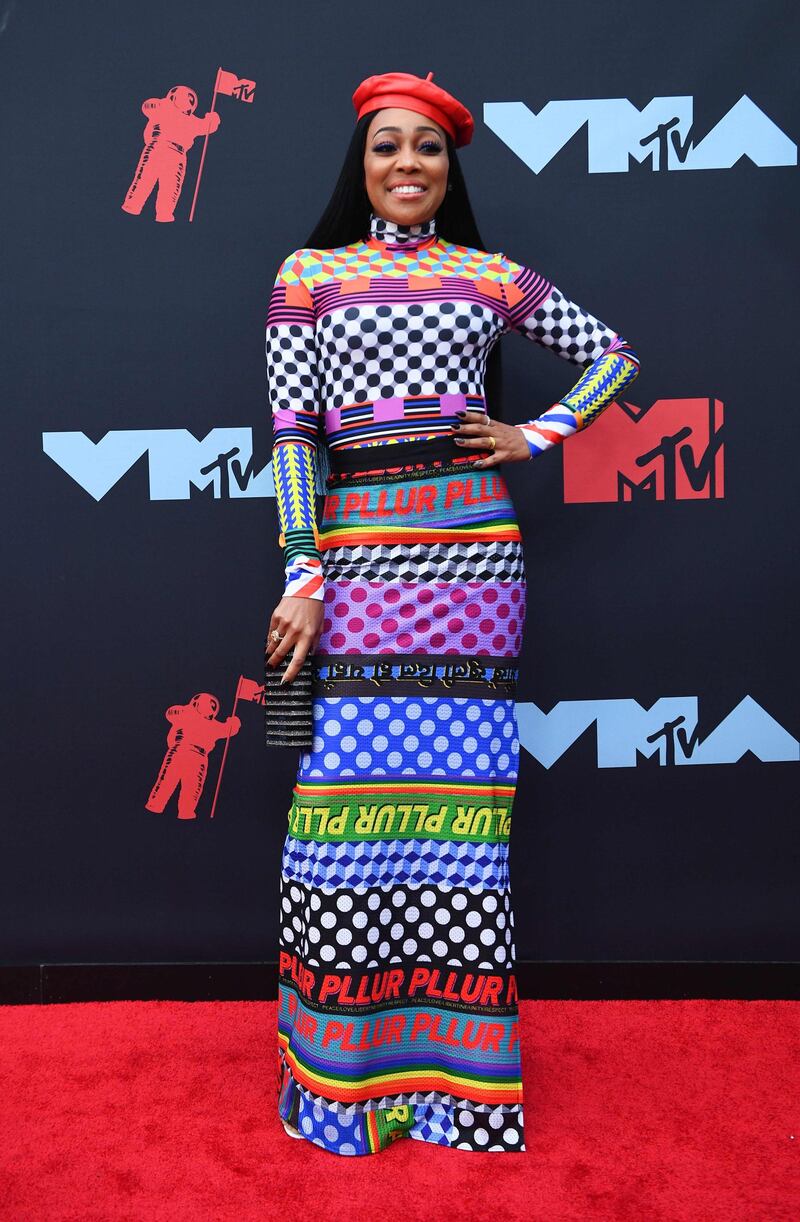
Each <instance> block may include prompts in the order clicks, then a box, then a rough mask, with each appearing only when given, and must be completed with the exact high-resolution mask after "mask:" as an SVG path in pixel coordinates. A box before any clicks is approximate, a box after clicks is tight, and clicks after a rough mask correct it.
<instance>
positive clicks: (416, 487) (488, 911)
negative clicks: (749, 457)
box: [266, 72, 638, 1154]
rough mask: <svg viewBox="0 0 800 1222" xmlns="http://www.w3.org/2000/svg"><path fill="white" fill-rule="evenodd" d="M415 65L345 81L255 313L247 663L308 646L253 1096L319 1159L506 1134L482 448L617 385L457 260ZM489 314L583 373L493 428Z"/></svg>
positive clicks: (543, 285)
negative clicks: (311, 203)
mask: <svg viewBox="0 0 800 1222" xmlns="http://www.w3.org/2000/svg"><path fill="white" fill-rule="evenodd" d="M432 77H433V73H431V72H429V73H428V76H427V77H426V78H425V79H424V80H423V79H421V78H419V77H416V76H414V75H412V74H408V73H402V72H398V73H386V74H384V75H382V76H372V77H369V78H368V79H367V80H365V81H363V82H362V83H361V85H359V87H358V89H357V90H356V91H355V93H354V95H353V103H354V106H355V109H356V114H357V125H356V128H355V132H354V134H353V138H352V141H351V145H350V149H349V152H348V154H347V157H346V160H345V164H344V167H343V169H342V172H341V175H340V178H339V182H338V183H337V186H336V189H335V191H334V194H333V196H332V198H331V201H330V203H329V205H328V207H327V209H326V211H325V213H324V214H323V216H322V218H321V220H320V222H319V224H318V226H317V228H316V229H315V230H314V232H313V233H312V234H311V236H310V238H309V240H308V242H307V244H306V246H305V247H303V248H301V249H299V250H296V251H294V252H293V253H292V254H290V255H289V256H288V258H286V259H285V260H284V261H283V263H282V264H281V267H280V269H279V271H278V275H277V278H276V280H275V286H274V289H273V293H272V297H271V301H270V307H269V312H268V317H267V331H266V341H267V344H266V346H267V372H268V381H269V391H270V404H271V408H272V419H273V428H274V445H273V473H274V478H275V489H276V495H277V506H278V514H279V521H280V527H281V544H282V546H283V547H284V558H285V565H286V586H285V594H284V597H283V598H282V599H281V601H280V603H279V604H278V606H277V608H276V609H275V611H274V613H273V615H272V617H271V620H270V625H269V632H268V640H267V646H266V653H267V665H269V666H277V665H278V664H279V663H282V664H283V665H284V666H285V667H286V671H285V676H284V678H285V681H286V682H289V683H291V682H292V680H293V679H294V677H295V676H296V675H297V674H298V672H299V670H300V667H301V665H302V663H303V661H304V660H305V659H306V658H307V656H309V655H310V654H312V653H313V654H314V655H315V656H314V662H313V668H314V689H313V691H314V698H313V716H314V741H313V746H312V747H311V749H310V750H304V751H303V752H302V754H301V757H300V762H299V767H298V772H297V781H296V784H295V787H294V791H293V800H292V805H291V808H290V811H289V831H288V835H287V839H286V843H285V846H284V852H283V861H282V869H281V935H280V984H279V1007H278V1026H279V1033H278V1034H279V1058H278V1059H279V1111H280V1115H281V1118H282V1120H283V1122H284V1127H285V1128H286V1130H287V1132H290V1133H292V1135H293V1136H303V1137H305V1138H307V1139H309V1140H311V1141H312V1142H314V1143H316V1144H317V1145H320V1146H323V1147H324V1148H325V1149H327V1150H331V1151H335V1152H337V1153H339V1154H368V1153H373V1152H375V1151H378V1150H381V1149H384V1148H385V1147H386V1146H387V1145H388V1144H389V1143H391V1142H392V1141H394V1140H395V1139H396V1138H398V1137H403V1136H408V1137H411V1138H415V1139H417V1140H420V1141H428V1142H434V1143H436V1144H439V1145H449V1146H455V1147H457V1148H459V1149H469V1150H487V1151H498V1152H500V1151H512V1150H523V1149H524V1148H525V1145H524V1130H523V1112H522V1080H521V1064H520V1046H519V1029H518V1008H517V994H516V983H515V978H514V956H515V949H514V944H513V914H512V908H511V903H510V893H509V884H508V839H509V827H510V815H511V807H512V802H513V798H514V790H515V785H516V781H517V771H518V755H519V742H518V738H517V732H516V720H515V713H514V690H515V682H516V677H517V658H518V655H519V651H520V646H521V641H522V630H523V623H524V616H525V576H524V570H523V561H522V543H521V538H520V532H519V527H518V525H517V522H516V518H515V515H514V508H513V505H512V503H511V500H510V498H509V494H508V490H507V488H506V484H505V481H504V478H503V475H502V474H501V470H500V464H501V463H508V462H519V461H529V460H530V459H531V458H533V457H534V456H536V455H538V454H541V453H542V451H544V450H546V449H549V448H550V447H551V446H553V445H557V444H558V443H560V442H562V441H564V440H565V439H566V438H567V437H569V436H571V435H572V434H573V433H574V432H576V431H578V430H579V429H582V428H584V427H585V426H586V425H587V424H589V423H591V422H592V421H593V420H594V419H596V417H597V416H598V415H599V414H600V412H601V411H602V410H603V409H604V408H605V407H607V406H608V404H609V403H611V402H612V401H613V400H614V398H616V397H617V396H618V395H619V393H620V391H621V390H622V389H623V387H625V386H627V385H628V384H629V383H630V382H632V381H633V379H634V378H635V377H636V376H637V373H638V360H637V358H636V355H635V354H634V352H633V351H632V350H631V348H630V347H629V346H628V344H627V343H626V342H625V341H624V340H623V339H622V337H621V336H620V335H619V334H618V333H617V332H615V331H614V330H612V329H611V328H609V327H607V326H606V325H605V324H604V323H602V322H600V321H598V319H597V318H595V317H593V316H592V315H591V314H589V313H588V312H587V311H586V310H584V309H582V308H581V307H580V306H578V305H576V304H575V303H574V302H572V301H570V300H569V299H568V298H566V297H565V296H564V295H563V294H562V293H561V292H560V291H559V290H558V289H557V288H556V287H555V286H554V285H553V284H552V283H550V282H549V281H548V280H547V279H546V278H545V277H543V276H541V275H539V274H538V273H537V272H535V271H534V270H533V269H531V268H528V267H525V266H522V265H520V264H518V263H515V262H514V261H513V260H511V259H510V258H509V257H508V256H507V255H506V254H504V253H489V252H486V251H485V250H484V248H483V242H482V240H481V238H480V235H479V233H478V229H477V227H476V225H475V221H474V218H473V215H472V210H471V208H470V204H469V201H468V198H467V192H466V188H465V186H464V180H463V178H462V175H461V170H460V168H459V164H458V161H457V157H456V152H455V150H456V148H457V147H460V146H462V145H465V144H468V143H469V141H470V139H471V136H472V131H473V121H472V116H471V115H470V113H469V111H468V110H467V109H466V107H464V106H463V105H462V104H461V103H460V102H458V101H457V100H456V99H455V98H454V97H452V96H451V95H450V94H449V93H447V92H446V91H445V90H443V89H441V88H439V86H438V85H436V84H434V82H433V80H432ZM511 330H516V331H518V332H520V334H522V335H523V336H525V337H526V338H528V339H532V340H534V341H535V342H536V343H539V344H542V345H544V346H545V347H548V348H550V349H551V350H552V351H553V352H555V353H556V354H557V355H558V356H561V357H564V358H565V359H566V360H569V361H571V362H572V363H574V364H576V365H580V366H582V367H584V372H583V374H582V376H581V377H580V379H579V381H578V382H577V383H576V385H574V386H573V388H572V389H571V390H570V391H569V392H568V393H567V394H566V395H564V397H563V398H562V399H561V400H560V401H559V402H558V403H556V404H554V405H553V406H552V407H549V408H548V409H547V410H546V411H545V412H543V413H542V414H541V415H540V416H538V417H537V418H536V419H534V420H529V421H527V422H525V423H523V424H516V425H509V424H505V423H501V422H500V421H499V420H498V418H497V411H496V410H494V409H496V406H497V405H496V402H495V397H494V394H493V393H492V384H493V382H494V385H495V386H496V383H497V374H498V367H497V358H498V356H499V349H498V347H497V340H498V339H499V338H500V337H501V336H502V335H504V334H505V333H506V332H508V331H511ZM490 353H491V359H489V360H488V362H487V358H489V357H490ZM486 390H488V392H489V396H488V405H487V396H486V393H485V392H486ZM489 408H491V409H493V410H492V411H491V412H490V411H489ZM315 490H316V491H319V492H320V493H324V495H325V502H324V506H323V511H322V520H321V524H320V525H319V526H318V525H317V523H316V520H315ZM287 659H291V660H290V661H289V662H288V665H287V663H286V660H287Z"/></svg>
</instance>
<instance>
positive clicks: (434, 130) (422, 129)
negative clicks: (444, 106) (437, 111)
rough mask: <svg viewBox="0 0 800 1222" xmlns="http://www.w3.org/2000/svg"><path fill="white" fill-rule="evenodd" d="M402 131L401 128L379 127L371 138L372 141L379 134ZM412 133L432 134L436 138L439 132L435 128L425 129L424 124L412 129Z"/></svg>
mask: <svg viewBox="0 0 800 1222" xmlns="http://www.w3.org/2000/svg"><path fill="white" fill-rule="evenodd" d="M402 130H403V129H402V127H379V128H378V131H376V132H373V135H372V138H373V140H374V139H375V137H376V136H377V135H378V134H379V133H380V132H401V131H402ZM414 131H415V132H433V133H434V134H435V135H437V136H438V135H439V132H438V131H437V130H436V128H435V127H426V126H425V124H424V123H420V124H419V125H418V126H417V127H415V128H414Z"/></svg>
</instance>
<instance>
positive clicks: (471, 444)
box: [451, 412, 531, 467]
mask: <svg viewBox="0 0 800 1222" xmlns="http://www.w3.org/2000/svg"><path fill="white" fill-rule="evenodd" d="M451 428H452V429H453V431H454V433H455V439H456V443H457V444H458V446H459V447H460V448H462V449H464V450H488V449H491V444H492V443H491V442H490V441H488V438H489V437H494V440H495V448H494V450H493V451H492V453H491V454H487V455H486V456H485V457H484V458H478V459H476V460H475V462H474V463H473V464H472V465H473V466H474V467H496V466H497V465H498V463H501V462H521V461H524V460H525V459H529V458H530V456H531V451H530V448H529V446H528V443H527V441H526V440H525V435H524V434H523V433H522V431H521V430H520V429H518V428H515V427H514V425H513V424H501V423H500V421H499V420H492V419H491V417H490V416H487V415H486V413H485V412H480V413H476V412H469V413H468V414H467V415H465V416H462V417H461V423H460V425H459V426H458V427H456V426H455V425H451Z"/></svg>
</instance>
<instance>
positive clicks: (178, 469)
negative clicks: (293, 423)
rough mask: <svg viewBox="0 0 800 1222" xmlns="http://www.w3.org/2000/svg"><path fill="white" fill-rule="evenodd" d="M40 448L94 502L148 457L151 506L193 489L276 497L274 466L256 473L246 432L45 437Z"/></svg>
mask: <svg viewBox="0 0 800 1222" xmlns="http://www.w3.org/2000/svg"><path fill="white" fill-rule="evenodd" d="M42 448H43V450H44V452H45V454H47V455H48V456H49V457H50V458H52V460H53V462H55V463H57V464H58V466H59V467H61V469H62V470H63V471H66V473H67V475H69V476H70V477H71V478H72V479H74V480H75V482H76V483H77V484H80V486H81V488H83V489H85V491H86V492H88V493H89V495H90V496H93V497H94V499H95V500H96V501H100V500H102V498H103V497H104V496H105V495H106V493H107V492H109V491H110V489H111V488H113V487H114V485H115V484H117V483H119V481H120V480H121V479H122V477H123V476H124V475H127V473H128V472H129V471H130V470H131V468H132V467H133V466H134V465H135V464H136V463H137V462H138V461H139V459H140V458H143V457H144V455H145V454H146V455H147V466H148V474H149V483H150V500H151V501H187V500H189V498H190V496H191V489H192V488H193V487H194V488H197V489H198V490H206V489H210V490H211V495H213V496H214V498H215V499H220V500H228V499H231V500H235V499H238V498H241V497H265V496H274V495H275V485H274V482H273V479H272V464H271V463H269V462H268V463H266V464H265V466H264V467H262V468H261V469H260V470H258V471H257V470H256V468H255V460H254V457H253V431H252V429H250V428H219V429H212V430H211V431H210V432H209V433H207V434H206V436H205V437H203V438H201V439H200V440H198V438H196V437H195V436H194V435H193V434H192V433H190V432H189V430H188V429H120V430H118V431H115V432H109V433H106V435H105V437H103V438H101V439H100V441H98V442H94V441H92V440H91V439H90V438H89V437H87V436H86V434H85V433H68V432H67V433H43V434H42Z"/></svg>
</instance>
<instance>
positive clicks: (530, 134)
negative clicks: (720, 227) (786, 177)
mask: <svg viewBox="0 0 800 1222" xmlns="http://www.w3.org/2000/svg"><path fill="white" fill-rule="evenodd" d="M483 121H484V123H485V124H486V125H487V127H490V128H491V130H492V131H493V132H494V133H495V135H496V136H499V138H500V139H501V140H502V141H503V143H504V144H507V145H508V147H509V148H510V149H511V151H512V152H513V153H516V155H517V157H519V159H520V161H524V163H525V165H526V166H527V167H528V169H530V170H533V172H534V174H538V173H539V172H540V170H543V169H544V167H545V166H546V165H548V163H549V162H551V161H552V160H553V158H554V157H555V156H556V154H557V153H559V152H560V151H561V150H562V149H563V148H564V146H565V145H566V144H567V143H568V142H569V141H570V140H571V139H572V137H573V136H574V135H575V134H576V133H577V132H579V131H580V129H581V128H582V127H583V126H584V125H585V126H586V142H587V152H588V170H589V173H590V174H625V173H627V172H628V170H629V169H630V163H631V160H633V161H635V162H639V163H642V162H648V161H649V163H650V169H651V170H662V171H663V170H729V169H730V168H731V166H734V165H736V163H737V161H739V160H740V158H742V157H748V158H749V159H750V161H752V162H753V164H754V165H757V166H775V165H787V166H789V165H791V166H795V165H797V145H796V144H795V143H794V141H793V140H790V139H789V137H788V136H787V135H786V134H785V133H784V132H782V131H781V129H780V128H779V127H778V125H777V124H776V123H774V122H773V121H772V119H770V117H769V116H768V115H766V114H764V111H763V110H761V109H760V108H759V107H758V106H756V104H755V102H753V101H752V100H751V99H750V98H749V97H748V96H747V94H743V95H742V97H740V98H739V101H738V102H736V103H735V105H733V106H732V107H731V109H730V110H729V111H728V113H727V114H725V115H723V116H722V118H721V119H720V120H719V122H718V123H717V124H716V125H715V126H714V127H712V129H711V131H710V132H707V133H706V135H704V136H702V137H701V138H700V137H698V133H696V132H695V128H694V98H692V97H691V96H688V97H680V96H679V97H667V98H653V100H652V102H649V103H648V104H647V106H645V107H644V109H643V110H638V109H637V107H636V106H634V105H633V103H632V102H629V101H628V99H627V98H595V99H592V98H578V99H576V100H574V101H573V100H568V101H561V102H547V103H546V105H545V106H543V107H542V109H541V110H540V111H539V114H538V115H537V114H536V113H535V112H534V111H532V110H530V109H529V108H528V107H527V106H526V105H525V103H524V102H484V104H483Z"/></svg>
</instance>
